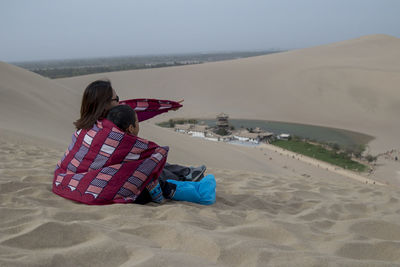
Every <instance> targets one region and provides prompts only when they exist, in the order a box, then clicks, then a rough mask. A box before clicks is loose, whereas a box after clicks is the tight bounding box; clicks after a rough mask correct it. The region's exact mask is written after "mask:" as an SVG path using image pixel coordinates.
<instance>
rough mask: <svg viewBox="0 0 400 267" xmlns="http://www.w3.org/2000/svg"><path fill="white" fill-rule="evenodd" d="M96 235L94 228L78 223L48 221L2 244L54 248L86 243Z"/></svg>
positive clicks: (33, 248)
mask: <svg viewBox="0 0 400 267" xmlns="http://www.w3.org/2000/svg"><path fill="white" fill-rule="evenodd" d="M97 235H98V234H97ZM95 237H96V235H95V233H94V230H92V229H91V228H89V227H87V226H83V225H80V224H78V223H74V224H63V223H58V222H47V223H44V224H41V225H39V226H38V227H36V228H34V229H32V230H31V231H29V232H27V233H23V234H21V235H18V236H16V237H13V238H10V239H7V240H5V241H3V242H1V244H2V245H3V246H9V247H16V248H24V249H30V250H39V249H46V248H48V249H54V248H62V247H70V246H73V245H77V244H80V243H84V242H87V241H89V240H91V239H94V238H95Z"/></svg>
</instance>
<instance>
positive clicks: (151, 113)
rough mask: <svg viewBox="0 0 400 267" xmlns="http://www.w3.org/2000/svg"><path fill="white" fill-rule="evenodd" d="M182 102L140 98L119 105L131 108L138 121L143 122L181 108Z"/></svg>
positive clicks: (123, 101)
mask: <svg viewBox="0 0 400 267" xmlns="http://www.w3.org/2000/svg"><path fill="white" fill-rule="evenodd" d="M182 102H183V100H180V101H178V102H176V101H171V100H159V99H148V98H141V99H129V100H122V101H121V102H120V104H123V105H128V106H130V107H131V108H133V109H134V110H135V111H136V113H137V116H138V120H139V121H145V120H148V119H150V118H153V117H155V116H157V115H159V114H161V113H165V112H168V111H170V110H178V109H179V108H181V107H182V104H181V103H182Z"/></svg>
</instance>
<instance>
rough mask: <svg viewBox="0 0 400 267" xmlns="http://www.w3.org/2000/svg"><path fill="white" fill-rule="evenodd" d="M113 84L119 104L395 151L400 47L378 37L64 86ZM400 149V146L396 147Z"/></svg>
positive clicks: (396, 42)
mask: <svg viewBox="0 0 400 267" xmlns="http://www.w3.org/2000/svg"><path fill="white" fill-rule="evenodd" d="M103 77H107V78H110V79H111V80H112V82H113V84H114V87H115V88H116V89H117V91H118V94H119V95H120V96H121V97H122V98H132V97H160V98H170V99H180V98H184V99H185V107H184V109H183V110H181V111H180V112H179V113H177V114H176V115H177V116H211V117H214V116H215V114H216V113H218V112H225V113H228V114H229V115H231V117H236V118H251V119H269V120H281V121H290V122H301V123H308V124H315V125H324V126H331V127H337V128H344V129H349V130H355V131H361V132H364V133H367V134H370V135H373V136H376V137H378V139H377V140H375V141H374V142H372V144H371V148H372V149H373V151H374V152H383V151H385V150H389V149H393V148H398V147H394V146H395V145H397V144H398V136H399V134H400V124H399V123H395V122H396V121H398V114H400V105H399V104H398V103H399V102H400V93H399V84H400V39H398V38H395V37H391V36H386V35H373V36H366V37H361V38H359V39H354V40H349V41H344V42H339V43H335V44H331V45H325V46H319V47H313V48H308V49H301V50H296V51H290V52H286V53H279V54H272V55H266V56H259V57H253V58H248V59H240V60H232V61H224V62H215V63H207V64H202V65H192V66H183V67H171V68H162V69H151V70H134V71H125V72H114V73H106V74H95V75H88V76H81V77H72V78H67V79H59V80H57V81H58V82H60V83H62V84H65V85H67V86H70V87H72V88H74V89H76V90H77V91H79V92H81V91H82V90H83V89H82V88H84V87H85V86H86V85H87V84H88V83H89V82H90V81H92V80H95V79H98V78H103ZM397 146H398V145H397Z"/></svg>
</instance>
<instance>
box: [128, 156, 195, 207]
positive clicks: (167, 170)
mask: <svg viewBox="0 0 400 267" xmlns="http://www.w3.org/2000/svg"><path fill="white" fill-rule="evenodd" d="M189 173H190V168H189V167H185V166H181V165H178V164H169V163H165V165H164V169H163V170H162V172H161V174H160V176H159V177H158V181H159V182H160V186H161V190H162V191H163V195H164V197H165V198H168V199H170V198H171V196H172V195H173V194H174V192H175V189H176V185H174V184H171V183H168V182H166V181H167V180H177V181H185V180H186V178H185V176H186V175H188V174H189ZM150 201H151V196H150V193H149V191H148V190H147V189H144V190H143V192H142V193H141V194H140V195H139V197H138V198H137V199H136V200H135V203H137V204H146V203H149V202H150Z"/></svg>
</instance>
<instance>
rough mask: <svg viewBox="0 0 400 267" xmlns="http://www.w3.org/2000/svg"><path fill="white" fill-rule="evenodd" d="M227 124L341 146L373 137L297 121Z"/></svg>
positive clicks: (237, 120)
mask: <svg viewBox="0 0 400 267" xmlns="http://www.w3.org/2000/svg"><path fill="white" fill-rule="evenodd" d="M202 121H204V122H205V124H207V125H209V126H215V125H216V120H201V119H200V120H199V122H202ZM229 124H230V125H232V126H234V127H235V129H236V130H238V129H239V128H241V127H244V128H253V129H254V128H256V127H259V128H261V129H263V130H265V131H268V132H273V133H274V134H281V133H288V134H291V135H296V136H299V137H301V138H307V139H309V140H315V141H317V142H326V143H337V144H339V145H340V146H342V147H349V146H357V145H365V144H368V142H370V141H371V140H372V139H373V137H372V136H369V135H366V134H362V133H358V132H353V131H347V130H342V129H336V128H328V127H322V126H314V125H306V124H298V123H287V122H277V121H263V120H239V119H230V120H229Z"/></svg>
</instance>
